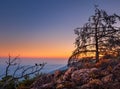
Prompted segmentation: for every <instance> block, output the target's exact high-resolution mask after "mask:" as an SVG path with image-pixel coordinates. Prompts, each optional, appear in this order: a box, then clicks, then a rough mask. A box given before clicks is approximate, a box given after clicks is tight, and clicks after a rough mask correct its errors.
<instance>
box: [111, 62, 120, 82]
mask: <svg viewBox="0 0 120 89" xmlns="http://www.w3.org/2000/svg"><path fill="white" fill-rule="evenodd" d="M112 73H113V76H114V77H115V78H116V79H117V80H118V81H120V63H119V64H118V65H117V66H115V67H114V68H113V71H112Z"/></svg>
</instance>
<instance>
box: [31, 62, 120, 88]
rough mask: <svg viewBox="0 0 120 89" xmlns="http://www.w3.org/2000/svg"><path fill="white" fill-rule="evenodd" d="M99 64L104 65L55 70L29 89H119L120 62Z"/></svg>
mask: <svg viewBox="0 0 120 89" xmlns="http://www.w3.org/2000/svg"><path fill="white" fill-rule="evenodd" d="M105 62H106V63H105ZM101 63H104V64H100V63H98V64H97V66H96V64H95V66H94V67H92V68H91V67H90V68H87V67H83V68H76V67H69V68H68V70H66V71H65V72H62V71H59V70H57V71H55V72H54V74H46V75H43V76H41V77H40V78H39V79H37V80H36V81H35V82H34V83H33V84H32V85H31V89H120V62H115V61H112V60H110V61H104V62H101ZM105 64H106V65H105Z"/></svg>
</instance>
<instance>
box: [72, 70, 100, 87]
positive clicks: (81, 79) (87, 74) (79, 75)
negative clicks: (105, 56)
mask: <svg viewBox="0 0 120 89" xmlns="http://www.w3.org/2000/svg"><path fill="white" fill-rule="evenodd" d="M97 71H98V69H97V68H91V69H80V70H76V71H74V72H73V73H72V75H71V79H72V81H74V82H75V83H76V84H78V85H82V84H85V83H88V82H89V81H90V80H92V79H93V75H94V76H95V73H96V72H97Z"/></svg>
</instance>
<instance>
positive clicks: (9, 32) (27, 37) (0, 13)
mask: <svg viewBox="0 0 120 89" xmlns="http://www.w3.org/2000/svg"><path fill="white" fill-rule="evenodd" d="M95 4H97V5H99V7H100V8H102V9H104V10H106V11H107V12H108V13H118V14H119V15H120V0H0V56H8V54H11V55H20V56H22V57H69V56H70V55H71V53H72V51H73V50H74V44H73V43H74V38H75V35H74V31H73V29H75V28H76V27H80V26H82V25H83V24H84V23H85V22H87V20H88V17H89V16H91V15H92V14H94V5H95Z"/></svg>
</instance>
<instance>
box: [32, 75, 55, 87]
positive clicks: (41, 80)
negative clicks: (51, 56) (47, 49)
mask: <svg viewBox="0 0 120 89" xmlns="http://www.w3.org/2000/svg"><path fill="white" fill-rule="evenodd" d="M52 80H53V76H52V75H49V74H47V75H42V76H41V77H40V78H39V79H37V80H36V81H35V82H34V83H33V84H32V85H31V88H34V89H37V88H39V87H41V86H42V85H44V84H47V83H50V82H51V81H52Z"/></svg>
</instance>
